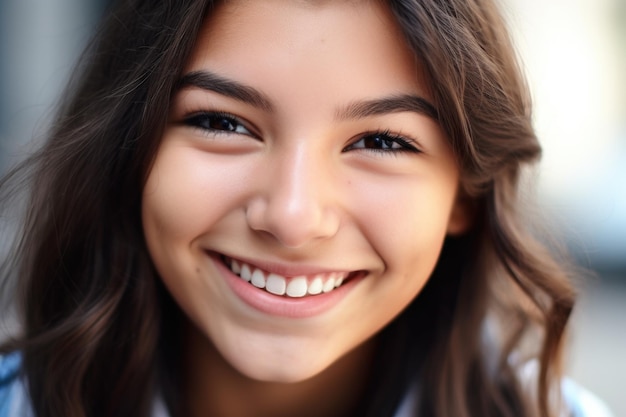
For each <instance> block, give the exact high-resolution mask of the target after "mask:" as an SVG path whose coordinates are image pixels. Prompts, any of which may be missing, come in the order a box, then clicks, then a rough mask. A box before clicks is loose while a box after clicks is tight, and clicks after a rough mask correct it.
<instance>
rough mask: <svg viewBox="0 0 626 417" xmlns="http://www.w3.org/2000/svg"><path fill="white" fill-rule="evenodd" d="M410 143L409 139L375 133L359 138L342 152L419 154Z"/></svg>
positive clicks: (384, 133) (387, 133) (385, 133)
mask: <svg viewBox="0 0 626 417" xmlns="http://www.w3.org/2000/svg"><path fill="white" fill-rule="evenodd" d="M411 142H412V141H411V140H409V139H406V138H404V137H402V136H398V135H394V134H390V133H389V132H375V133H368V134H366V135H363V136H361V138H360V139H359V140H357V141H355V142H353V143H352V144H351V145H349V146H347V147H346V148H345V149H344V151H349V150H354V149H364V150H372V151H378V152H413V153H421V151H420V150H419V149H418V148H417V147H416V146H414V145H413V144H412V143H411Z"/></svg>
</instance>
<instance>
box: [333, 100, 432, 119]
mask: <svg viewBox="0 0 626 417" xmlns="http://www.w3.org/2000/svg"><path fill="white" fill-rule="evenodd" d="M400 112H415V113H419V114H423V115H425V116H428V117H430V118H431V119H433V120H434V121H439V113H438V112H437V109H436V108H435V106H433V105H432V104H431V103H430V102H429V101H428V100H426V99H425V98H424V97H420V96H415V95H411V94H400V95H394V96H390V97H383V98H378V99H372V100H364V101H357V102H354V103H351V104H349V105H347V106H346V107H344V108H343V109H341V110H339V111H338V112H337V118H339V119H359V118H364V117H368V116H377V115H382V114H388V113H400Z"/></svg>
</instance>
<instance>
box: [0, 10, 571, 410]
mask: <svg viewBox="0 0 626 417" xmlns="http://www.w3.org/2000/svg"><path fill="white" fill-rule="evenodd" d="M118 3H119V4H118V5H117V6H116V7H115V8H114V9H113V10H112V11H111V12H110V14H109V15H108V18H107V19H105V21H104V22H103V24H102V28H101V30H100V31H99V33H98V35H97V36H96V37H95V40H94V41H93V44H92V45H91V47H90V48H89V50H88V52H86V53H85V55H84V57H83V59H82V60H81V62H82V64H81V65H82V67H81V68H79V69H78V70H77V74H81V75H80V77H78V78H76V79H75V80H74V81H73V82H72V83H71V85H70V87H69V88H68V90H67V94H66V99H65V101H64V103H63V105H62V106H61V107H60V110H59V115H58V117H57V119H56V124H55V126H54V128H53V130H52V132H51V133H50V136H49V139H48V140H47V142H46V143H45V144H44V146H43V147H42V148H41V149H40V150H39V151H38V152H37V153H36V154H35V155H33V156H32V157H31V158H29V159H28V160H27V161H25V162H24V163H22V164H21V165H20V166H18V167H17V168H16V169H15V170H13V171H12V172H10V173H9V174H8V175H7V176H6V177H5V178H4V179H3V180H2V182H1V183H0V190H2V193H3V194H1V195H0V197H1V198H2V200H3V201H7V200H8V199H9V198H10V197H11V196H13V195H14V194H15V193H14V192H13V191H11V190H13V189H15V188H19V187H16V185H17V184H28V187H29V191H28V192H29V196H30V197H29V200H28V201H27V203H26V210H25V214H24V222H23V226H22V229H21V231H20V233H19V234H18V236H17V238H16V239H15V245H14V248H13V252H12V255H11V256H9V257H8V258H7V261H6V262H5V263H4V264H3V268H2V272H3V278H4V280H5V281H7V280H8V279H9V278H13V279H15V280H17V283H18V295H19V302H20V304H19V307H20V310H19V311H20V313H21V319H22V321H23V323H22V324H23V330H22V333H21V334H19V336H18V337H16V338H14V339H13V340H12V341H11V342H9V343H7V344H5V345H4V347H3V348H2V350H3V351H5V352H7V351H10V350H20V351H21V354H22V358H23V363H22V372H23V374H24V375H25V376H26V377H27V380H28V386H29V394H30V397H31V399H32V404H33V408H34V411H35V413H36V415H37V416H38V417H51V416H58V415H63V416H67V417H87V416H90V417H91V416H128V417H130V416H133V417H136V416H148V415H149V412H150V406H151V401H152V399H153V397H154V395H155V392H156V391H157V390H159V391H160V392H161V394H162V395H163V396H164V398H165V400H166V403H167V404H168V406H169V408H170V411H171V412H172V414H173V415H174V416H176V415H184V412H183V411H181V410H184V405H182V404H180V401H178V397H177V384H176V377H177V374H176V372H175V371H174V370H173V368H174V365H173V363H174V359H173V358H174V357H175V356H176V352H177V347H176V346H175V345H174V344H172V343H171V342H170V343H161V342H160V341H161V340H165V339H168V340H176V338H172V337H168V336H171V335H172V332H176V331H177V329H178V327H179V326H178V324H179V319H178V317H179V314H180V313H179V312H178V310H177V308H176V307H175V304H174V303H173V301H172V300H171V299H170V298H169V296H168V295H167V292H166V291H165V290H164V289H163V288H162V286H161V284H160V281H159V279H158V277H157V276H156V273H155V271H154V268H153V266H152V264H151V261H150V259H149V256H148V254H147V251H146V248H145V244H144V241H143V233H142V230H141V222H140V203H141V201H140V198H141V189H142V187H143V183H144V180H145V177H146V175H147V173H148V171H149V168H150V165H151V162H152V160H153V158H154V155H155V153H156V149H157V146H158V140H159V138H160V136H161V132H162V130H163V127H164V123H165V121H166V119H167V114H168V110H169V103H170V99H171V94H172V92H173V91H174V88H175V85H176V82H177V80H178V78H179V77H180V75H181V72H182V69H183V66H184V64H185V62H186V61H187V59H188V56H189V54H190V52H191V50H192V48H193V45H194V42H195V39H196V37H197V33H198V31H199V30H200V27H201V25H202V23H203V21H204V19H205V17H206V15H207V14H208V13H210V11H211V9H212V7H213V4H212V2H211V1H208V0H162V1H159V2H151V1H145V0H126V1H119V2H118ZM389 4H390V7H391V9H392V11H393V13H394V14H395V16H396V18H397V20H398V22H399V24H400V26H401V28H402V30H403V32H404V35H405V38H406V42H407V43H408V44H409V45H410V46H411V48H412V49H413V50H414V52H415V54H416V56H417V58H418V59H419V62H420V63H421V64H422V65H423V67H424V70H425V71H426V74H427V76H428V77H429V80H430V81H431V82H430V85H431V88H432V94H433V97H434V100H435V105H436V108H437V111H438V118H439V121H440V123H441V125H442V127H443V128H444V129H445V131H446V133H447V135H448V137H449V139H450V141H451V144H452V147H453V149H454V151H455V154H456V156H457V158H458V161H459V165H460V167H461V171H462V179H463V184H462V191H463V194H464V198H466V199H467V201H468V204H469V205H471V207H472V208H473V211H474V213H475V216H474V217H475V218H474V226H473V228H472V230H471V231H470V232H468V233H467V234H465V235H463V236H459V237H449V238H447V240H446V242H445V244H444V248H443V252H442V254H441V257H440V259H439V262H438V265H437V267H436V269H435V272H434V273H433V276H432V277H431V279H430V281H429V282H428V284H427V285H426V287H425V288H424V290H423V291H422V293H421V294H420V295H419V296H418V297H417V298H416V299H415V300H414V301H413V303H411V305H409V306H408V308H407V309H406V310H405V311H404V312H403V313H402V314H401V315H400V316H399V317H398V318H397V319H396V320H394V321H393V322H392V323H390V324H389V325H388V326H387V327H386V328H385V329H384V330H383V331H382V333H381V335H380V346H379V348H380V349H383V350H384V351H385V354H384V355H378V357H383V358H385V359H384V360H382V359H379V360H378V362H376V363H375V364H374V369H373V371H372V372H373V374H372V375H373V377H372V381H371V383H370V384H369V387H368V388H367V389H368V393H367V395H364V400H363V405H362V413H361V414H360V415H370V416H386V415H391V414H393V410H395V409H396V408H397V406H398V404H399V402H400V401H401V399H402V397H403V396H404V395H405V394H406V392H407V390H408V389H409V387H411V386H413V384H414V383H415V380H416V378H417V375H419V378H418V380H419V383H418V387H417V388H416V389H418V390H419V395H420V413H421V414H420V416H423V417H428V416H433V417H465V416H523V417H528V416H534V415H542V416H546V417H547V416H553V415H555V414H554V411H551V410H550V407H551V401H549V398H548V396H549V392H550V390H551V388H552V387H553V386H556V384H558V378H559V369H558V358H559V354H560V350H561V344H562V338H563V337H562V336H563V332H564V328H565V325H566V322H567V318H568V316H569V313H570V311H571V308H572V305H573V298H574V294H573V290H572V288H571V286H570V284H569V281H568V278H567V275H566V273H565V271H564V270H563V269H562V268H561V267H560V266H559V264H558V263H557V261H556V260H555V259H554V258H553V256H552V255H551V254H550V252H549V251H548V250H546V249H545V248H544V247H543V246H542V245H541V244H540V243H539V242H538V241H537V240H536V239H534V238H533V237H532V236H531V235H530V233H529V231H528V230H527V226H525V223H524V222H523V221H522V219H521V217H520V213H518V210H517V207H518V203H519V201H518V200H519V195H518V194H519V184H518V183H519V180H520V173H521V170H522V168H523V167H524V166H525V165H527V164H528V163H531V162H533V161H535V160H536V159H537V158H538V156H539V154H540V147H539V145H538V142H537V139H536V137H535V134H534V132H533V129H532V125H531V115H530V100H529V98H528V93H527V88H526V86H525V85H524V81H523V77H522V76H521V72H520V70H519V68H518V65H517V61H516V58H515V54H514V49H513V48H512V46H511V43H510V41H509V39H508V36H507V32H506V30H505V26H504V23H503V22H502V19H501V17H500V14H499V12H498V10H497V8H496V6H495V4H494V3H493V1H491V0H412V1H411V0H392V1H389ZM502 321H506V323H507V326H506V328H503V327H498V323H499V322H502ZM535 330H537V331H538V332H537V333H538V335H537V336H536V338H537V339H536V340H537V343H536V344H535V345H536V346H540V347H539V349H537V351H536V352H530V353H531V355H532V354H534V355H535V356H536V357H537V358H538V362H537V363H538V367H539V370H538V372H537V373H536V376H535V379H536V387H535V388H534V389H532V391H534V392H530V393H529V392H528V389H523V387H522V383H521V381H520V378H521V377H520V370H519V366H521V363H522V360H521V359H519V360H518V359H517V358H518V353H519V352H522V349H521V342H522V341H523V340H524V337H525V336H526V335H527V334H531V333H532V332H533V331H535Z"/></svg>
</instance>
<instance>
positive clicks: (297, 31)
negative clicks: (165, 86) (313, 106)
mask: <svg viewBox="0 0 626 417" xmlns="http://www.w3.org/2000/svg"><path fill="white" fill-rule="evenodd" d="M261 63H262V64H263V65H260V64H261ZM206 65H211V66H213V69H215V70H218V71H219V70H222V69H223V70H224V71H228V73H229V74H230V75H232V76H234V77H235V78H240V76H242V77H244V79H247V78H248V76H249V75H254V76H255V77H258V76H259V75H263V73H264V71H269V72H270V73H274V74H279V73H281V72H286V71H289V72H290V73H291V74H293V73H301V74H311V73H318V74H319V75H320V76H321V75H324V74H327V73H328V72H330V71H332V72H333V75H334V76H335V77H334V79H335V80H336V81H337V82H338V83H339V85H337V86H333V85H329V86H328V88H329V89H331V88H333V87H340V86H341V85H342V84H343V82H345V81H350V82H351V83H352V84H355V85H356V84H359V83H361V84H367V85H369V86H370V87H372V88H373V89H374V87H376V86H377V85H378V84H381V83H383V82H386V83H389V81H393V80H395V81H398V83H397V84H398V87H397V89H402V90H406V89H407V84H409V83H410V84H412V86H411V89H412V90H414V91H412V92H415V93H419V94H420V95H424V96H428V93H427V88H426V87H427V85H426V83H425V78H424V76H423V73H422V71H421V69H420V66H419V64H418V62H417V60H416V58H415V56H414V54H413V52H412V51H411V50H410V48H409V47H408V45H407V44H406V42H405V40H404V37H403V35H402V32H401V30H400V28H399V26H398V24H397V22H396V21H395V19H394V18H393V16H392V14H391V12H390V10H389V9H388V7H387V6H386V5H385V4H383V2H378V1H306V0H299V1H294V0H264V1H262V2H261V1H245V0H231V1H225V2H222V3H220V4H219V5H218V6H217V7H216V8H215V10H213V11H212V13H211V14H210V15H209V16H208V18H207V21H206V22H205V24H204V27H203V29H202V31H201V33H200V37H199V39H198V43H197V45H196V49H195V51H194V53H193V56H192V59H191V61H190V62H189V64H188V68H187V70H193V69H199V68H201V67H203V66H206ZM219 67H223V68H219ZM365 70H366V71H365ZM266 75H271V74H266ZM329 81H330V80H329ZM403 92H406V91H403Z"/></svg>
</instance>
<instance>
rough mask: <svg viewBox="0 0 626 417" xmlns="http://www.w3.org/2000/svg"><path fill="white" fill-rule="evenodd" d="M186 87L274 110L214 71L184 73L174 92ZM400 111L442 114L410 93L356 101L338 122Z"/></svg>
mask: <svg viewBox="0 0 626 417" xmlns="http://www.w3.org/2000/svg"><path fill="white" fill-rule="evenodd" d="M187 87H196V88H200V89H202V90H208V91H213V92H215V93H218V94H221V95H224V96H226V97H230V98H233V99H235V100H238V101H241V102H243V103H247V104H250V105H252V106H254V107H258V108H261V109H263V110H265V111H268V112H273V111H274V106H273V105H272V101H271V100H270V98H269V97H268V96H266V95H265V94H263V93H262V92H260V91H259V90H257V89H255V88H253V87H250V86H247V85H245V84H241V83H239V82H237V81H234V80H230V79H228V78H225V77H223V76H221V75H218V74H215V73H214V72H211V71H207V70H201V71H192V72H189V73H187V74H185V75H184V76H183V77H182V78H181V79H180V80H179V81H178V83H177V86H176V90H175V91H180V90H182V89H184V88H187ZM400 112H415V113H419V114H423V115H425V116H428V117H430V118H431V119H433V120H435V121H438V120H439V114H438V112H437V109H436V108H435V106H433V105H432V104H431V103H430V102H429V101H428V100H426V99H425V98H424V97H420V96H416V95H411V94H400V95H393V96H389V97H383V98H377V99H371V100H362V101H356V102H354V103H350V104H348V105H347V106H345V107H343V108H342V109H339V111H337V113H336V117H337V119H339V120H345V119H359V118H365V117H369V116H377V115H384V114H389V113H400Z"/></svg>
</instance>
